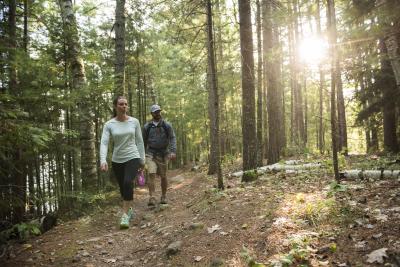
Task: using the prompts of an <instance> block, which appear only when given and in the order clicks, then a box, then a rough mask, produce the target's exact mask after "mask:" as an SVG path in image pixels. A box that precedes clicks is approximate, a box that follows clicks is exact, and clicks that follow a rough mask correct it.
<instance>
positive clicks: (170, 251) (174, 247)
mask: <svg viewBox="0 0 400 267" xmlns="http://www.w3.org/2000/svg"><path fill="white" fill-rule="evenodd" d="M181 246H182V241H175V242H172V243H171V244H169V245H168V247H167V256H171V255H175V254H177V253H178V252H179V250H180V248H181Z"/></svg>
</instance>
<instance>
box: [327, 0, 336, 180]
mask: <svg viewBox="0 0 400 267" xmlns="http://www.w3.org/2000/svg"><path fill="white" fill-rule="evenodd" d="M327 6H328V7H327V18H328V34H329V50H330V56H331V132H332V134H331V138H332V161H333V171H334V174H335V180H336V181H339V164H338V156H337V125H336V101H335V100H336V99H335V98H336V78H337V73H336V71H337V70H336V66H337V65H336V62H337V61H336V56H337V54H336V49H335V44H336V18H335V3H334V0H327Z"/></svg>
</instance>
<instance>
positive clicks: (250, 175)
mask: <svg viewBox="0 0 400 267" xmlns="http://www.w3.org/2000/svg"><path fill="white" fill-rule="evenodd" d="M257 177H258V174H257V170H248V171H245V172H243V176H242V182H252V181H255V180H257Z"/></svg>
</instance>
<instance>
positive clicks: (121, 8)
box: [114, 0, 125, 96]
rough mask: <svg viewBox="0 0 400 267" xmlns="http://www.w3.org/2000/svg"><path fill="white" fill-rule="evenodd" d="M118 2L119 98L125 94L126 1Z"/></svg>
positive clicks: (115, 93) (117, 69)
mask: <svg viewBox="0 0 400 267" xmlns="http://www.w3.org/2000/svg"><path fill="white" fill-rule="evenodd" d="M116 2H117V3H116V6H115V26H114V30H115V69H114V83H115V84H114V85H115V89H114V95H115V96H118V95H124V94H125V0H116Z"/></svg>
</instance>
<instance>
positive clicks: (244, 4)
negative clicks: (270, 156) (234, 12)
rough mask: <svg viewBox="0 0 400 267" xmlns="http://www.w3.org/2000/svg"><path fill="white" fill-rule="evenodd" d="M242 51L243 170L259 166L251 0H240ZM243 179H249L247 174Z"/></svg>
mask: <svg viewBox="0 0 400 267" xmlns="http://www.w3.org/2000/svg"><path fill="white" fill-rule="evenodd" d="M239 19H240V52H241V55H242V64H241V65H242V112H243V115H242V116H243V121H242V137H243V142H242V145H243V170H252V169H254V168H255V167H256V166H257V153H256V152H257V148H256V146H257V135H256V123H255V88H254V87H255V86H254V58H253V34H252V28H251V9H250V0H239ZM242 179H243V181H247V177H246V175H244V176H243V178H242Z"/></svg>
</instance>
